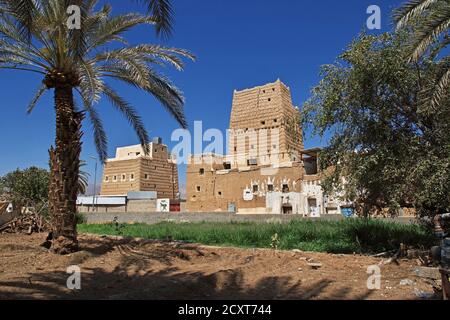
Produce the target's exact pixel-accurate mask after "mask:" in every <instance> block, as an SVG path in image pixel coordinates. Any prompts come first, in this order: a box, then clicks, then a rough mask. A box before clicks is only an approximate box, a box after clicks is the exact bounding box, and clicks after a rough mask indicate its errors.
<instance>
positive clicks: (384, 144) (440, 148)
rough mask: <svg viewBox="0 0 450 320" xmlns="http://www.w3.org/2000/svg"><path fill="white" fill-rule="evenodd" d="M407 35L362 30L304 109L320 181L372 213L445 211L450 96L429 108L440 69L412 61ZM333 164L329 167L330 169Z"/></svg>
mask: <svg viewBox="0 0 450 320" xmlns="http://www.w3.org/2000/svg"><path fill="white" fill-rule="evenodd" d="M408 43H409V34H407V33H403V32H401V33H398V34H389V33H385V34H382V35H379V36H372V35H365V34H363V35H361V36H360V37H358V38H357V39H355V40H354V41H353V42H352V44H351V45H350V46H349V47H348V48H347V49H346V51H345V52H344V53H342V54H341V55H340V56H339V58H338V60H337V61H336V62H335V63H334V64H332V65H325V66H323V67H322V80H321V81H320V83H319V85H317V86H316V87H315V88H314V89H313V91H312V96H311V98H310V99H309V101H308V102H307V103H306V105H305V107H304V109H303V113H302V115H303V121H304V123H305V125H312V127H313V128H314V130H313V134H314V133H315V134H319V135H320V136H322V137H325V136H327V134H328V133H331V138H330V139H329V144H328V146H327V147H325V148H324V149H323V150H322V151H321V153H320V157H319V159H320V167H321V169H322V170H327V171H326V172H327V173H328V174H327V176H326V177H325V178H324V179H322V181H321V185H322V187H323V188H324V189H325V191H326V192H327V193H329V192H334V191H336V190H338V191H340V193H341V194H342V195H343V197H344V198H345V199H347V200H350V201H353V202H355V203H356V205H357V208H356V209H357V211H358V213H359V214H361V215H364V216H369V215H371V214H375V213H378V212H380V211H381V210H383V209H387V208H388V209H389V212H390V213H391V214H395V213H396V212H397V210H398V209H399V208H401V207H414V208H416V209H417V212H418V214H419V215H421V216H433V215H435V214H437V213H444V212H448V210H449V209H450V135H449V132H450V95H449V92H448V91H447V92H446V94H445V99H443V101H442V102H441V106H440V107H439V108H434V107H433V106H432V104H431V103H429V99H428V98H427V95H425V94H424V90H425V89H426V88H431V87H435V86H436V81H438V80H437V79H438V78H440V77H441V68H440V67H439V66H438V65H436V63H434V62H432V61H428V60H427V61H422V60H421V61H420V62H417V63H411V62H409V60H408V59H409V52H408V51H407V50H405V46H406V45H407V44H408ZM329 168H333V170H328V169H329Z"/></svg>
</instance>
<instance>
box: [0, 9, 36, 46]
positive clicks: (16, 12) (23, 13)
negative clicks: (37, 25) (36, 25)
mask: <svg viewBox="0 0 450 320" xmlns="http://www.w3.org/2000/svg"><path fill="white" fill-rule="evenodd" d="M36 5H37V3H36V1H34V0H0V6H2V8H3V10H4V11H6V12H7V13H8V14H11V15H13V16H14V18H15V20H16V22H17V25H18V27H19V29H20V32H21V34H22V35H24V36H25V37H26V38H27V39H28V41H29V42H31V34H32V29H33V22H34V19H35V13H36V11H37V7H36Z"/></svg>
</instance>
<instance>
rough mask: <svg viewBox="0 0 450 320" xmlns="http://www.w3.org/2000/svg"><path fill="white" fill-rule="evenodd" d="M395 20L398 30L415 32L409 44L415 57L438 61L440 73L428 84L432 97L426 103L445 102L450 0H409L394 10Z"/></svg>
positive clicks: (449, 87)
mask: <svg viewBox="0 0 450 320" xmlns="http://www.w3.org/2000/svg"><path fill="white" fill-rule="evenodd" d="M394 20H395V22H396V23H397V30H407V31H409V32H411V34H412V36H411V37H410V38H409V41H408V43H407V46H406V48H407V49H408V51H409V54H410V56H409V59H410V60H411V61H414V62H417V61H419V60H420V59H430V60H437V61H438V63H437V67H439V68H438V69H437V70H436V72H437V73H438V75H439V77H437V79H436V81H434V82H432V83H430V85H429V86H428V87H427V88H425V89H426V90H424V91H425V92H427V93H428V99H426V100H424V103H429V104H431V105H432V106H433V107H438V106H440V105H441V104H444V101H443V100H444V98H445V97H446V94H447V93H448V91H449V90H450V59H449V57H448V55H447V56H441V55H440V53H442V52H443V50H444V49H445V48H447V47H448V45H449V44H450V35H449V28H450V0H409V1H407V2H406V3H405V4H404V5H403V6H401V7H400V8H399V9H397V10H396V11H395V12H394Z"/></svg>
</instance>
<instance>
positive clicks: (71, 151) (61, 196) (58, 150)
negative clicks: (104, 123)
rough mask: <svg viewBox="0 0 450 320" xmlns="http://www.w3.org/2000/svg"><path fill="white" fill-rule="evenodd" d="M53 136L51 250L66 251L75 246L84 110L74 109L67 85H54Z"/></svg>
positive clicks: (66, 252)
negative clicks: (54, 128)
mask: <svg viewBox="0 0 450 320" xmlns="http://www.w3.org/2000/svg"><path fill="white" fill-rule="evenodd" d="M55 111H56V137H55V145H56V146H55V147H51V148H50V150H49V153H50V188H49V210H50V215H51V223H52V245H51V250H52V251H53V252H55V253H58V254H68V253H71V252H75V251H77V250H78V240H77V230H76V223H77V219H76V200H77V194H78V175H79V168H80V152H81V136H82V133H81V122H82V120H83V113H81V112H76V111H75V107H74V99H73V92H72V88H71V87H70V86H62V87H58V86H56V87H55Z"/></svg>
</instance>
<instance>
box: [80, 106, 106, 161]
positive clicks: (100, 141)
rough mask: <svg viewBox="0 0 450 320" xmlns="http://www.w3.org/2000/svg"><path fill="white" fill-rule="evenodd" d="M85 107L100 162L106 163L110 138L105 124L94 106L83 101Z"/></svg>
mask: <svg viewBox="0 0 450 320" xmlns="http://www.w3.org/2000/svg"><path fill="white" fill-rule="evenodd" d="M83 105H84V109H85V110H86V111H87V113H88V116H89V120H90V122H91V124H92V128H93V131H94V132H93V134H94V143H95V148H96V150H97V154H98V156H99V159H100V162H101V163H105V161H106V159H107V158H108V138H107V136H106V132H105V129H104V127H103V122H102V120H101V119H100V115H99V114H98V112H97V110H96V109H95V108H94V106H92V105H90V104H89V103H88V102H87V101H83Z"/></svg>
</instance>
